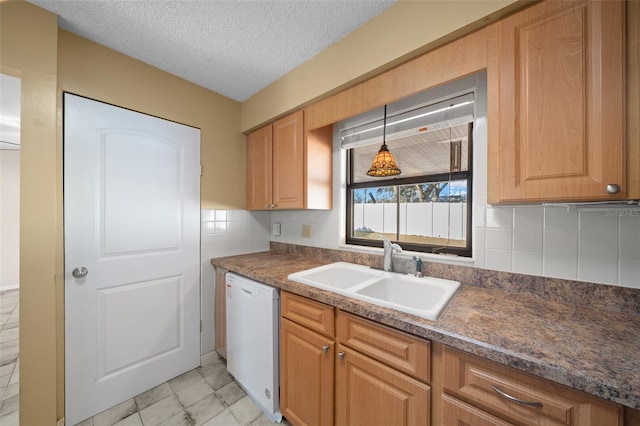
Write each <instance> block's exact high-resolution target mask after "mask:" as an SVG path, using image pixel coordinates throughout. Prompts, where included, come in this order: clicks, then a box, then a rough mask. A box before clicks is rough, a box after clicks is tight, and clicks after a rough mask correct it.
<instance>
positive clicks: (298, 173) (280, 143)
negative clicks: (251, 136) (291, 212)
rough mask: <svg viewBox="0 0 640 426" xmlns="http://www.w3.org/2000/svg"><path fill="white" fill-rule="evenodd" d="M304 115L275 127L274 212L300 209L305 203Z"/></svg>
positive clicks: (283, 121) (280, 122)
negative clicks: (275, 210) (276, 210)
mask: <svg viewBox="0 0 640 426" xmlns="http://www.w3.org/2000/svg"><path fill="white" fill-rule="evenodd" d="M303 127H304V123H303V112H302V110H300V111H298V112H295V113H293V114H291V115H289V116H287V117H284V118H281V119H280V120H278V121H276V122H274V123H273V204H274V207H273V208H274V209H301V208H304V207H305V199H304V177H305V170H304V132H303Z"/></svg>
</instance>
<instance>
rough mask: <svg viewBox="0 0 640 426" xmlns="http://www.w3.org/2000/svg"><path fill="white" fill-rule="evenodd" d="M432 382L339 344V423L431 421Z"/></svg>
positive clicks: (337, 372) (337, 409) (423, 422)
mask: <svg viewBox="0 0 640 426" xmlns="http://www.w3.org/2000/svg"><path fill="white" fill-rule="evenodd" d="M430 401H431V395H430V388H429V386H428V385H426V384H424V383H421V382H419V381H418V380H416V379H413V378H411V377H409V376H407V375H406V374H403V373H400V372H399V371H397V370H394V369H393V368H390V367H388V366H386V365H384V364H382V363H380V362H378V361H375V360H373V359H371V358H369V357H367V356H365V355H362V354H360V353H359V352H357V351H355V350H352V349H349V348H348V347H346V346H343V345H340V344H339V345H338V352H337V362H336V413H335V420H336V425H407V426H409V425H428V424H430V423H429V420H430V419H429V418H430V416H431V413H430V410H429V405H430Z"/></svg>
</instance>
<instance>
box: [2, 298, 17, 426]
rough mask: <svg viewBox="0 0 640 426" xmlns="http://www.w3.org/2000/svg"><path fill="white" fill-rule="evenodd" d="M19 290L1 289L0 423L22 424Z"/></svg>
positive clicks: (8, 424) (7, 425) (3, 424)
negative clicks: (20, 410) (20, 422)
mask: <svg viewBox="0 0 640 426" xmlns="http://www.w3.org/2000/svg"><path fill="white" fill-rule="evenodd" d="M19 297H20V292H19V290H6V291H0V425H2V426H5V425H6V426H10V425H14V424H15V425H17V424H18V393H19V389H20V384H19V380H20V373H19V363H18V319H19V318H18V317H19V314H20V311H19V307H18V305H19V303H18V302H19Z"/></svg>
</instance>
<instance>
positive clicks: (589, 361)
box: [211, 250, 640, 409]
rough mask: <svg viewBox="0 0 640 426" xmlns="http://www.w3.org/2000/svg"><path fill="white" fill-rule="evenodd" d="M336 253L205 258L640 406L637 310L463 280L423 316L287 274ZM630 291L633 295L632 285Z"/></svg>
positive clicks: (410, 330) (443, 340)
mask: <svg viewBox="0 0 640 426" xmlns="http://www.w3.org/2000/svg"><path fill="white" fill-rule="evenodd" d="M335 260H336V259H327V258H326V257H324V258H323V257H322V256H318V257H316V256H309V255H299V254H291V253H278V252H274V251H273V250H272V251H271V252H263V253H252V254H248V255H241V256H231V257H224V258H217V259H212V261H211V263H212V264H213V265H214V266H219V267H222V268H225V269H227V270H229V271H232V272H236V273H238V274H240V275H243V276H246V277H248V278H251V279H254V280H257V281H261V282H264V283H266V284H269V285H272V286H274V287H278V288H280V289H282V290H285V291H289V292H291V293H295V294H299V295H301V296H305V297H308V298H311V299H314V300H317V301H319V302H323V303H326V304H328V305H332V306H335V307H337V308H339V309H342V310H344V311H347V312H351V313H354V314H356V315H360V316H362V317H365V318H369V319H371V320H374V321H377V322H380V323H383V324H387V325H389V326H391V327H394V328H397V329H400V330H404V331H407V332H409V333H412V334H415V335H418V336H422V337H425V338H427V339H431V340H433V341H437V342H441V343H443V344H446V345H449V346H451V347H454V348H458V349H460V350H463V351H466V352H470V353H474V354H476V355H479V356H482V357H484V358H487V359H491V360H493V361H496V362H499V363H502V364H504V365H509V366H512V367H515V368H517V369H519V370H522V371H526V372H529V373H533V374H535V375H538V376H541V377H544V378H546V379H549V380H553V381H555V382H557V383H561V384H564V385H567V386H570V387H572V388H575V389H578V390H581V391H584V392H587V393H590V394H592V395H596V396H599V397H602V398H605V399H609V400H611V401H614V402H618V403H620V404H623V405H625V406H627V407H631V408H635V409H640V315H638V313H637V312H618V311H616V310H608V309H602V308H599V307H597V308H593V307H589V306H580V305H574V304H569V303H567V302H566V301H563V302H558V301H555V299H553V300H551V299H550V298H549V297H547V298H545V297H535V296H532V295H529V294H526V293H517V292H516V293H514V292H509V291H505V290H503V289H496V288H487V287H486V286H475V285H466V284H465V283H464V282H463V285H462V286H461V287H460V290H459V291H458V294H457V295H456V296H454V298H453V300H452V301H451V303H450V304H449V306H448V308H447V309H446V310H445V311H444V312H443V314H442V315H441V316H440V318H439V319H438V320H437V321H429V320H426V319H423V318H420V317H416V316H413V315H408V314H404V313H401V312H398V311H395V310H391V309H386V308H383V307H379V306H376V305H372V304H369V303H366V302H362V301H359V300H356V299H351V298H348V297H344V296H341V295H338V294H335V293H332V292H328V291H324V290H320V289H317V288H314V287H311V286H307V285H304V284H299V283H296V282H293V281H289V280H288V279H287V276H288V275H289V274H291V273H293V272H298V271H302V270H305V269H309V268H314V267H316V266H320V265H323V264H327V263H331V262H333V261H335ZM358 263H364V262H358ZM452 279H456V278H455V277H454V278H452ZM613 290H614V291H616V290H617V289H613ZM606 291H607V290H606V289H605V292H606ZM622 291H625V290H622ZM586 292H587V293H589V291H586ZM596 293H597V292H596ZM631 294H633V296H634V298H635V293H631ZM547 296H548V295H547ZM582 297H584V296H582ZM600 302H601V301H600Z"/></svg>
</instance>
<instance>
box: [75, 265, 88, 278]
mask: <svg viewBox="0 0 640 426" xmlns="http://www.w3.org/2000/svg"><path fill="white" fill-rule="evenodd" d="M88 273H89V270H88V269H87V268H85V267H84V266H81V267H79V268H76V269H74V270H73V272H71V275H73V278H84V277H86V276H87V274H88Z"/></svg>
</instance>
